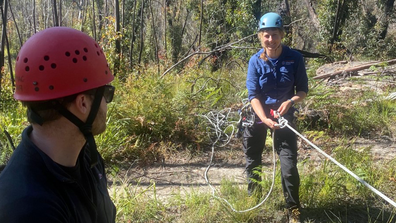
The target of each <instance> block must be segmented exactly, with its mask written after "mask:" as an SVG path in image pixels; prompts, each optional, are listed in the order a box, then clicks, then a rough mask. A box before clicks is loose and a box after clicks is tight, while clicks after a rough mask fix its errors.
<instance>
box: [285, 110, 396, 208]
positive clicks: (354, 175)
mask: <svg viewBox="0 0 396 223" xmlns="http://www.w3.org/2000/svg"><path fill="white" fill-rule="evenodd" d="M278 122H279V125H278V126H279V127H280V128H284V127H288V128H289V129H290V130H292V131H293V132H294V133H296V134H297V135H298V136H300V137H301V138H302V139H303V140H304V141H305V142H307V143H308V144H309V145H311V146H312V147H313V148H315V149H316V150H317V151H318V152H320V153H321V154H322V155H324V156H325V157H326V158H328V159H329V160H331V161H332V162H333V163H335V164H336V165H337V166H339V167H340V168H341V169H343V170H344V171H345V172H347V173H348V174H349V175H351V176H352V177H354V178H355V179H356V180H358V181H359V182H360V183H362V184H363V185H364V186H366V187H367V188H369V189H370V190H371V191H373V192H374V193H376V194H377V195H379V196H380V197H382V198H383V199H384V200H386V201H387V202H388V203H389V204H391V205H393V206H394V207H396V203H395V202H394V201H392V200H391V199H390V198H388V197H387V196H385V195H384V194H383V193H381V192H380V191H378V190H377V189H375V188H374V187H372V186H371V185H370V184H368V183H367V182H366V181H364V180H363V179H361V178H360V177H358V176H357V175H356V174H354V173H353V172H352V171H350V170H349V169H348V168H346V167H345V166H343V165H342V164H340V163H339V162H338V161H337V160H335V159H334V158H333V157H331V156H330V155H328V154H327V153H325V152H324V151H323V150H321V149H320V148H319V147H317V146H316V145H315V144H313V143H312V142H310V141H309V140H308V139H307V138H305V137H304V136H303V135H301V134H300V133H299V132H297V131H296V130H295V129H294V128H293V127H291V126H290V125H289V123H288V121H287V120H286V119H285V118H283V117H279V119H278Z"/></svg>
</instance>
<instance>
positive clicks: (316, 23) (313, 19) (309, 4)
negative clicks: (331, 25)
mask: <svg viewBox="0 0 396 223" xmlns="http://www.w3.org/2000/svg"><path fill="white" fill-rule="evenodd" d="M304 2H305V5H306V6H307V9H308V14H309V18H310V19H311V22H312V24H313V25H314V27H315V29H316V30H319V27H320V25H319V24H320V23H319V19H318V15H317V14H316V12H315V8H314V7H313V5H312V1H311V0H304Z"/></svg>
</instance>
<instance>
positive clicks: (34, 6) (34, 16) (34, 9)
mask: <svg viewBox="0 0 396 223" xmlns="http://www.w3.org/2000/svg"><path fill="white" fill-rule="evenodd" d="M33 29H34V33H36V30H37V27H36V0H33Z"/></svg>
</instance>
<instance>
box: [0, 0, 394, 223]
mask: <svg viewBox="0 0 396 223" xmlns="http://www.w3.org/2000/svg"><path fill="white" fill-rule="evenodd" d="M0 4H1V8H0V10H1V15H2V17H1V18H2V36H1V47H0V66H1V67H2V70H1V73H0V75H1V76H0V77H1V78H0V80H1V82H0V98H1V100H0V112H1V116H0V129H1V132H2V133H1V134H0V143H1V144H0V164H2V165H5V164H6V163H7V161H8V160H9V158H10V156H11V154H12V151H13V146H12V145H11V144H10V143H9V141H12V142H14V143H17V142H19V140H20V133H21V132H22V130H23V128H24V127H26V126H27V125H28V123H27V121H26V119H25V115H24V112H23V111H24V108H23V107H22V106H21V105H20V104H19V103H17V102H16V101H15V100H14V99H13V98H12V94H13V89H14V85H13V84H14V73H13V68H14V64H15V58H16V56H17V53H18V50H19V49H20V47H21V46H22V44H23V43H24V42H25V41H26V40H27V39H28V38H29V37H30V36H32V35H33V34H34V33H36V32H38V31H40V30H43V29H45V28H48V27H52V26H69V27H73V28H76V29H78V30H81V31H83V32H86V33H87V34H89V35H90V36H92V37H93V38H94V39H95V40H96V41H98V42H99V43H100V45H101V46H102V47H103V50H104V52H105V53H106V56H107V58H108V62H109V65H110V66H111V69H112V70H113V73H114V74H115V75H116V80H115V81H114V82H113V84H114V85H115V86H116V88H117V91H116V98H115V100H114V103H112V104H110V107H109V114H108V129H107V131H106V133H105V134H103V135H101V136H98V137H97V141H98V146H99V149H100V151H101V153H102V155H103V157H104V159H105V160H106V162H107V164H108V165H109V166H111V167H112V168H110V169H111V173H110V174H113V175H114V176H116V175H117V174H118V173H119V172H120V171H122V169H123V168H124V167H125V166H130V163H133V164H134V165H136V166H140V167H142V166H147V165H150V164H153V163H158V162H164V160H168V159H171V157H172V156H175V154H178V153H179V152H180V151H188V153H190V154H191V156H197V155H198V156H199V155H202V152H204V151H207V150H208V149H210V147H211V144H212V142H213V141H211V139H210V137H208V129H210V127H211V126H210V125H209V124H208V123H206V122H205V120H204V119H203V118H202V117H201V116H200V115H201V114H206V113H207V112H209V111H212V110H222V109H224V108H232V109H234V110H238V108H240V107H241V106H242V100H243V99H245V98H246V96H247V92H246V89H245V86H244V83H245V75H246V70H247V62H248V60H249V58H250V56H251V55H252V54H253V53H255V52H256V51H257V50H258V49H259V48H260V47H261V46H260V44H259V42H258V40H257V36H256V33H257V22H258V19H259V18H260V17H261V15H263V14H264V13H266V12H268V11H275V12H278V13H279V14H281V15H282V17H283V18H284V23H285V30H286V33H287V35H286V37H285V39H284V43H285V44H287V45H289V46H290V47H292V48H294V49H297V50H299V51H300V52H301V53H302V54H303V55H304V56H305V58H306V66H307V70H308V75H309V82H310V83H309V84H310V88H311V91H310V94H309V96H308V98H307V100H306V102H304V103H302V104H300V105H298V106H299V108H300V110H301V111H302V117H301V118H300V122H299V129H300V130H301V131H302V132H304V134H305V135H306V136H307V137H309V138H310V139H311V140H315V141H316V143H318V144H319V145H321V146H324V148H325V149H327V150H328V152H329V153H332V154H333V155H334V156H338V157H339V158H340V159H343V161H345V162H346V163H347V165H350V166H349V167H351V168H355V169H359V171H361V172H360V173H361V174H363V175H364V176H365V179H366V180H369V181H370V182H372V183H374V184H375V185H377V186H379V187H380V188H381V189H382V190H384V191H385V192H388V194H390V196H391V197H392V198H393V200H395V198H396V193H395V192H394V191H395V189H396V185H395V184H396V182H395V179H394V176H395V168H384V167H386V166H388V167H389V165H391V167H395V166H396V161H395V159H394V158H393V159H388V160H385V161H383V162H386V163H383V162H381V163H378V162H377V163H375V162H374V159H373V157H372V156H371V155H370V153H369V150H370V148H369V147H367V148H365V149H363V150H361V151H360V152H356V151H355V152H352V153H350V152H349V151H350V150H351V148H352V147H353V142H354V141H356V137H363V138H369V139H375V138H378V137H384V136H385V137H388V138H389V139H390V140H391V141H394V137H395V135H396V131H395V127H394V126H395V125H394V124H395V122H396V120H395V102H394V100H379V98H380V97H379V94H380V96H381V98H382V96H384V95H386V94H389V93H391V92H393V91H395V73H394V72H387V70H386V68H387V67H388V64H386V63H383V64H381V65H379V66H372V67H370V71H372V73H373V74H374V75H373V76H372V79H371V82H374V83H376V84H377V85H378V83H386V84H385V85H382V84H381V85H380V86H379V87H378V86H377V85H376V87H375V88H373V87H369V88H359V89H355V90H353V91H349V92H343V93H342V94H341V95H340V94H338V93H339V86H337V85H336V84H335V85H334V84H333V85H331V84H329V80H326V81H323V80H317V79H314V77H315V75H316V70H317V68H318V67H319V66H321V65H323V64H325V63H331V62H336V61H347V62H356V61H386V60H390V59H393V58H396V13H395V12H394V8H395V7H396V6H395V1H394V0H379V1H372V0H316V1H314V0H282V1H279V0H274V1H263V0H219V1H214V0H112V1H110V0H78V1H74V0H64V1H61V0H14V1H10V0H1V1H0ZM344 78H345V75H344ZM348 81H355V82H354V83H356V82H358V83H361V82H362V80H361V79H359V80H355V79H353V78H349V79H348ZM349 83H351V82H349ZM356 100H357V103H356ZM308 113H309V114H313V113H314V114H317V115H316V116H311V115H308ZM326 136H327V137H326ZM335 145H337V146H335ZM344 147H346V148H347V150H346V151H345V150H343V149H340V148H344ZM346 154H347V155H346ZM304 165H306V166H310V164H309V162H308V161H304ZM328 165H330V164H328V163H324V164H321V165H319V168H318V169H317V170H315V171H319V172H315V171H311V172H309V173H305V174H306V177H305V178H304V179H302V181H303V188H304V189H303V190H304V191H306V193H305V194H304V192H302V197H303V198H305V200H306V201H307V203H306V204H305V206H306V207H308V208H311V211H312V213H311V216H315V215H317V218H316V219H317V220H316V221H315V222H322V221H323V222H327V221H328V220H329V219H330V220H331V221H330V222H344V220H343V217H344V216H345V219H348V214H349V216H350V209H352V210H353V209H356V210H358V212H359V213H363V214H362V216H361V215H359V217H361V218H362V219H365V220H367V222H368V219H370V220H369V221H370V222H376V221H377V220H378V219H382V220H383V221H384V222H393V221H394V219H395V217H394V216H395V210H394V209H392V207H389V206H387V205H386V204H384V203H383V202H381V200H378V199H377V198H376V197H375V196H373V195H372V194H371V193H370V192H368V191H367V190H365V189H364V188H362V187H361V186H359V184H358V183H356V184H354V183H352V184H351V183H348V182H349V181H350V179H349V178H348V177H347V176H345V175H341V174H336V173H334V172H331V173H329V172H328V171H329V170H327V168H326V167H327V166H328ZM316 166H317V164H316ZM379 171H380V172H381V175H379V174H378V172H379ZM329 174H330V175H332V179H329V177H328V176H329ZM321 177H323V179H322V178H321ZM115 178H116V177H115ZM315 178H316V181H315ZM348 179H349V180H348ZM327 180H328V181H327ZM319 181H322V183H323V182H325V184H321V183H319ZM335 182H338V183H339V182H345V185H343V186H340V185H338V184H337V185H336V184H335ZM278 184H279V182H278ZM324 185H326V186H324ZM128 186H130V185H128ZM228 187H229V185H227V183H225V185H223V186H222V188H228ZM278 189H279V188H278ZM125 190H127V189H125ZM340 190H341V191H342V193H340ZM128 191H129V190H128ZM242 191H243V190H242ZM312 191H316V192H317V195H316V196H313V195H312V193H311V192H312ZM129 192H130V191H129ZM136 193H137V192H134V193H129V196H126V197H122V198H117V197H115V198H114V199H116V203H117V207H118V210H119V213H118V214H117V218H118V221H125V222H127V221H128V219H139V221H141V222H145V221H165V222H168V221H176V219H179V221H180V222H183V221H187V220H186V219H188V222H194V221H196V222H214V221H231V222H241V221H253V222H260V221H264V222H265V221H273V220H274V219H276V216H275V214H268V213H269V212H267V210H273V207H271V205H269V206H267V207H264V209H265V210H266V212H265V213H264V212H263V211H261V212H254V214H241V215H239V214H232V213H230V212H227V211H219V209H221V210H223V209H224V207H223V208H221V207H222V205H221V204H218V203H216V202H215V203H213V202H210V198H208V197H206V196H204V197H203V198H197V197H200V196H195V195H191V196H189V197H190V198H191V197H192V200H193V201H194V202H192V204H189V205H188V204H186V203H188V202H187V200H186V198H179V200H178V201H167V202H166V203H161V201H158V200H152V199H151V198H147V199H144V200H143V201H142V200H138V198H136ZM223 193H225V194H226V195H227V192H225V191H223ZM228 193H229V194H228V195H227V196H230V197H233V196H234V195H235V192H228ZM279 193H280V192H279ZM127 195H128V193H127ZM304 196H306V197H304ZM312 196H313V197H312ZM234 198H235V197H234ZM201 199H203V200H201ZM235 199H236V198H235ZM131 200H133V202H132V201H131ZM236 200H238V199H236ZM241 200H244V199H241ZM245 200H246V199H245ZM181 201H183V202H181ZM180 202H181V203H183V205H182V208H177V210H175V205H176V204H175V203H177V205H181V204H180ZM202 203H204V204H205V205H203V207H206V209H202V207H201V206H202V205H201V204H202ZM279 203H281V199H279V200H277V201H275V204H279ZM143 204H144V205H143ZM198 204H200V205H198ZM249 204H250V203H249V202H247V203H246V202H242V203H241V204H239V205H242V206H243V205H249ZM141 205H143V206H141ZM272 206H277V205H272ZM278 206H279V205H278ZM351 206H352V208H351ZM337 208H339V209H340V210H341V211H339V212H336V211H334V210H339V209H337ZM192 210H195V211H192ZM326 210H333V212H326ZM348 211H349V212H348ZM201 212H202V213H201ZM324 212H325V213H326V215H325V216H323V213H324ZM219 213H220V214H219ZM273 213H276V211H273ZM321 213H322V214H321ZM328 213H332V214H328ZM334 213H335V214H334ZM355 217H356V216H355ZM158 219H162V220H158ZM214 219H217V220H214ZM308 219H309V218H308ZM320 219H322V220H320ZM308 221H311V220H308ZM312 221H313V220H312Z"/></svg>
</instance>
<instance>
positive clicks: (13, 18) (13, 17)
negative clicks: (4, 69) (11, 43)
mask: <svg viewBox="0 0 396 223" xmlns="http://www.w3.org/2000/svg"><path fill="white" fill-rule="evenodd" d="M8 7H9V8H10V12H11V16H12V20H13V21H14V24H15V29H16V31H17V34H18V39H19V48H20V47H21V46H22V37H21V33H20V32H19V28H18V24H17V22H16V20H15V16H14V13H13V12H12V7H11V2H9V1H8Z"/></svg>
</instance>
